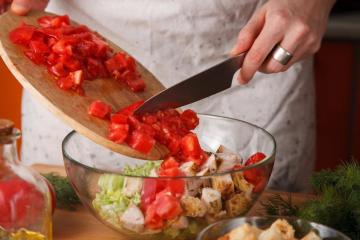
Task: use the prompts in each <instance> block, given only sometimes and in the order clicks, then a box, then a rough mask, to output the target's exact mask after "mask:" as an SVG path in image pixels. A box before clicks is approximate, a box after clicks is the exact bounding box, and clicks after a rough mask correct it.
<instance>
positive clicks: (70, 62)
mask: <svg viewBox="0 0 360 240" xmlns="http://www.w3.org/2000/svg"><path fill="white" fill-rule="evenodd" d="M59 60H60V61H61V62H62V63H63V64H64V66H65V67H66V69H67V70H68V71H70V72H72V71H76V70H80V69H81V63H80V61H79V60H77V59H75V58H73V57H70V56H62V57H61V58H60V59H59Z"/></svg>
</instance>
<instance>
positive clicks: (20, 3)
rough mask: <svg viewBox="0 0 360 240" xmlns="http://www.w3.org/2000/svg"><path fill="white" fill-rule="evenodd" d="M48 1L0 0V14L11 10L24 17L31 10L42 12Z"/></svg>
mask: <svg viewBox="0 0 360 240" xmlns="http://www.w3.org/2000/svg"><path fill="white" fill-rule="evenodd" d="M48 2H49V0H0V14H2V13H4V12H6V11H7V10H8V9H11V11H12V12H14V13H15V14H18V15H26V14H27V13H28V12H30V11H31V10H44V9H45V8H46V6H47V4H48Z"/></svg>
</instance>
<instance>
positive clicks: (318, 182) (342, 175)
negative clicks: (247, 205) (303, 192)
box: [262, 161, 360, 239]
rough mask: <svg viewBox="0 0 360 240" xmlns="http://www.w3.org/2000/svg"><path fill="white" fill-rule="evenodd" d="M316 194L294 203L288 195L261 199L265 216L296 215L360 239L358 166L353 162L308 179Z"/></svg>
mask: <svg viewBox="0 0 360 240" xmlns="http://www.w3.org/2000/svg"><path fill="white" fill-rule="evenodd" d="M311 182H312V185H313V187H314V189H315V190H316V191H317V192H318V194H319V197H318V198H316V199H314V200H309V201H306V202H304V203H303V204H301V205H300V206H295V205H294V204H293V203H292V201H291V197H289V198H288V199H284V198H282V197H281V196H280V195H279V194H274V195H273V196H271V197H270V198H269V199H268V200H267V201H265V202H262V206H263V209H264V210H265V212H266V214H268V215H278V216H296V217H299V218H302V219H306V220H309V221H313V222H318V223H321V224H324V225H327V226H329V227H332V228H335V229H338V230H339V231H341V232H343V233H345V234H347V235H348V236H349V237H351V238H352V239H360V166H359V164H358V163H356V162H355V161H352V162H350V163H344V164H342V165H341V166H339V167H338V168H336V169H335V170H323V171H320V172H318V173H315V174H314V175H313V176H312V178H311Z"/></svg>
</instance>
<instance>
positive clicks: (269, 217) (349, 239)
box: [195, 215, 351, 240]
mask: <svg viewBox="0 0 360 240" xmlns="http://www.w3.org/2000/svg"><path fill="white" fill-rule="evenodd" d="M240 219H244V220H246V219H249V220H253V219H254V220H256V219H264V220H265V219H273V220H277V219H285V220H292V221H299V220H300V221H303V222H306V223H311V224H315V225H317V226H320V227H322V228H326V229H330V230H331V231H334V232H336V233H337V234H338V235H340V236H341V237H343V238H344V239H346V240H351V238H349V237H348V236H347V235H346V234H345V233H342V232H340V231H338V230H337V229H335V228H332V227H328V226H326V225H324V224H321V223H317V222H313V221H308V220H305V219H302V218H297V217H287V216H277V215H269V216H251V217H236V218H230V219H224V220H220V221H217V222H214V223H212V224H210V225H209V226H207V227H206V228H204V229H203V230H201V231H200V232H199V234H198V235H197V237H196V239H195V240H202V237H203V236H204V234H205V233H206V232H207V231H208V230H209V229H211V228H212V227H214V226H216V225H219V224H222V223H226V222H230V221H235V220H240Z"/></svg>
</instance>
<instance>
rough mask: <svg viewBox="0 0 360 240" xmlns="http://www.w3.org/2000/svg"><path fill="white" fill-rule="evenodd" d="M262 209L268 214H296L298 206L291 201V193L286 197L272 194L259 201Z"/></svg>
mask: <svg viewBox="0 0 360 240" xmlns="http://www.w3.org/2000/svg"><path fill="white" fill-rule="evenodd" d="M260 205H261V206H262V210H263V211H264V212H265V213H266V214H267V215H270V216H296V215H297V214H298V211H299V207H298V206H296V205H295V204H294V203H293V201H292V196H291V194H290V195H289V196H288V198H287V199H284V198H283V197H281V195H280V194H273V195H272V196H271V197H269V198H268V199H267V200H266V201H263V202H260Z"/></svg>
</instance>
